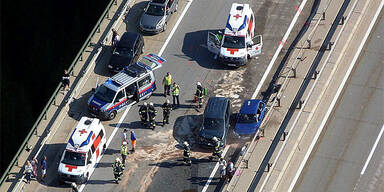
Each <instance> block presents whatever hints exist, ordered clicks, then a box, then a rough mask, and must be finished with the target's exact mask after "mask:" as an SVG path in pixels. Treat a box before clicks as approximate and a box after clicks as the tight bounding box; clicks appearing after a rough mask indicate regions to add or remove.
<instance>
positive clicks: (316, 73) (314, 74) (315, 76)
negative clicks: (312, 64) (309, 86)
mask: <svg viewBox="0 0 384 192" xmlns="http://www.w3.org/2000/svg"><path fill="white" fill-rule="evenodd" d="M319 73H320V72H319V71H315V73H313V77H312V79H317V75H318V74H319Z"/></svg>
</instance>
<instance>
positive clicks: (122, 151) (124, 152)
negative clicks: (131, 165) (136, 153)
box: [120, 145, 128, 155]
mask: <svg viewBox="0 0 384 192" xmlns="http://www.w3.org/2000/svg"><path fill="white" fill-rule="evenodd" d="M120 153H121V154H122V155H128V147H127V145H122V146H121V151H120Z"/></svg>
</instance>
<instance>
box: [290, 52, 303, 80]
mask: <svg viewBox="0 0 384 192" xmlns="http://www.w3.org/2000/svg"><path fill="white" fill-rule="evenodd" d="M297 59H300V61H302V60H301V57H298V58H297ZM291 70H292V72H293V76H291V78H296V68H294V67H291Z"/></svg>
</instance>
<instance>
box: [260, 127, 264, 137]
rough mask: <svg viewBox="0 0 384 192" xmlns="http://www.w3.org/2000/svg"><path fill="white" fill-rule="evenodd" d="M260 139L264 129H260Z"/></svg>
mask: <svg viewBox="0 0 384 192" xmlns="http://www.w3.org/2000/svg"><path fill="white" fill-rule="evenodd" d="M259 136H260V137H264V128H262V129H260V134H259Z"/></svg>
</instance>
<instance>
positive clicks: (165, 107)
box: [161, 99, 172, 126]
mask: <svg viewBox="0 0 384 192" xmlns="http://www.w3.org/2000/svg"><path fill="white" fill-rule="evenodd" d="M161 108H163V126H164V125H165V124H169V115H170V114H171V111H172V106H171V104H170V103H169V100H168V99H167V100H166V101H165V103H164V104H163V105H162V106H161Z"/></svg>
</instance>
